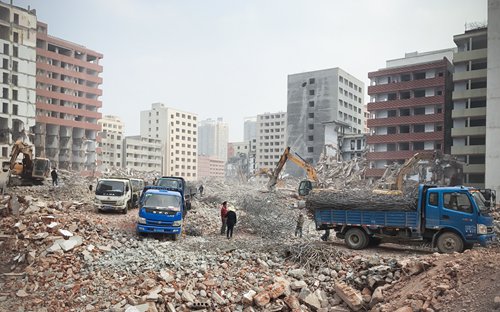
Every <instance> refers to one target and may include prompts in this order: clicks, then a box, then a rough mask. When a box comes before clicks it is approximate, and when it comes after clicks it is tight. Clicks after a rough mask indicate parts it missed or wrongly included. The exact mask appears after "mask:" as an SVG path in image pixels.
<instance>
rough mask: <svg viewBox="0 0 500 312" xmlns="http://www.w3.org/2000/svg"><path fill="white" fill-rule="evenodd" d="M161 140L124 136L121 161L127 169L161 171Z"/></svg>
mask: <svg viewBox="0 0 500 312" xmlns="http://www.w3.org/2000/svg"><path fill="white" fill-rule="evenodd" d="M162 146H163V145H162V141H161V140H160V139H153V138H147V137H142V136H140V135H136V136H126V137H125V139H123V148H122V149H121V150H120V151H121V152H122V155H123V156H122V159H121V161H122V163H123V167H124V168H125V169H127V170H128V171H132V170H136V171H140V172H158V173H160V172H161V168H162V159H163V154H162V150H163V148H162Z"/></svg>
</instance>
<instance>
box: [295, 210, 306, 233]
mask: <svg viewBox="0 0 500 312" xmlns="http://www.w3.org/2000/svg"><path fill="white" fill-rule="evenodd" d="M303 227H304V214H302V213H301V214H300V215H299V218H298V219H297V226H296V227H295V236H297V235H299V236H300V237H301V238H302V228H303Z"/></svg>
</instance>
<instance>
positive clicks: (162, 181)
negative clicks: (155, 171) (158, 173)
mask: <svg viewBox="0 0 500 312" xmlns="http://www.w3.org/2000/svg"><path fill="white" fill-rule="evenodd" d="M158 185H159V186H166V187H172V188H176V189H180V188H181V187H182V185H181V181H179V180H167V179H160V180H159V181H158Z"/></svg>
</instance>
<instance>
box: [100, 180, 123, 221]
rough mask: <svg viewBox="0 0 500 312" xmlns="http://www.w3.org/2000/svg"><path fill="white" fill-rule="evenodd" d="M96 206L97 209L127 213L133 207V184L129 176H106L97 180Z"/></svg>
mask: <svg viewBox="0 0 500 312" xmlns="http://www.w3.org/2000/svg"><path fill="white" fill-rule="evenodd" d="M94 206H95V207H96V208H97V211H101V210H118V211H121V212H122V213H124V214H126V213H127V211H128V209H129V208H132V186H131V184H130V180H129V179H127V178H104V179H99V180H98V181H97V186H96V188H95V199H94Z"/></svg>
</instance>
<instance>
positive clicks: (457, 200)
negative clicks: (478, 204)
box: [443, 193, 472, 212]
mask: <svg viewBox="0 0 500 312" xmlns="http://www.w3.org/2000/svg"><path fill="white" fill-rule="evenodd" d="M443 205H444V207H445V208H447V209H451V210H456V211H461V212H472V205H471V203H470V200H469V197H467V195H466V194H463V193H444V194H443Z"/></svg>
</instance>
